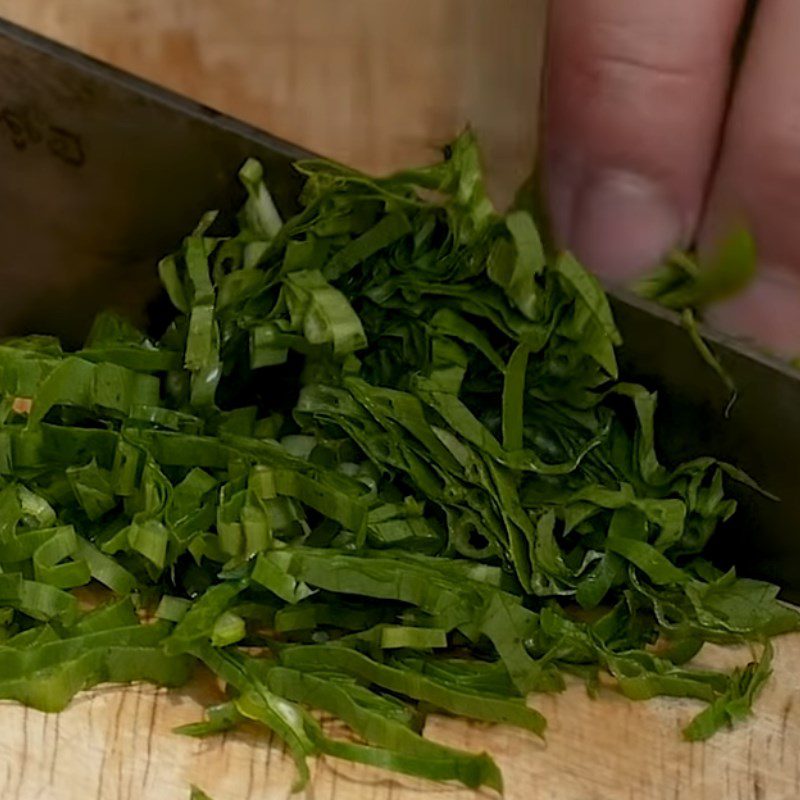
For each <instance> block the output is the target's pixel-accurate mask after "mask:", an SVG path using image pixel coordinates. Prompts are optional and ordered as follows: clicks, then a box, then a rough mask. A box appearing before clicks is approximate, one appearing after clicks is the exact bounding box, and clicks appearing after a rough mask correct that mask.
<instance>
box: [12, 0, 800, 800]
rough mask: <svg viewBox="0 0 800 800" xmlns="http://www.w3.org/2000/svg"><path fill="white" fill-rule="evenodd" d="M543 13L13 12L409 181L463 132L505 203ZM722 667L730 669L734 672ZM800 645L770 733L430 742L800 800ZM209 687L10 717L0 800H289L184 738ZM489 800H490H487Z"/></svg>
mask: <svg viewBox="0 0 800 800" xmlns="http://www.w3.org/2000/svg"><path fill="white" fill-rule="evenodd" d="M542 6H543V2H542V1H541V0H347V2H341V0H338V1H337V0H225V1H224V2H222V1H221V0H0V16H6V17H8V18H10V19H12V20H14V21H16V22H18V23H20V24H23V25H26V26H28V27H32V28H34V29H36V30H39V31H40V32H42V33H45V34H46V35H49V36H52V37H54V38H57V39H60V40H62V41H64V42H67V43H69V44H72V45H74V46H77V47H78V48H80V49H83V50H85V51H87V52H89V53H91V54H93V55H95V56H98V57H100V58H103V59H105V60H109V61H112V62H113V63H116V64H118V65H119V66H122V67H124V68H126V69H129V70H131V71H133V72H136V73H138V74H140V75H143V76H145V77H147V78H150V79H152V80H155V81H158V82H161V83H164V84H166V85H168V86H170V87H172V88H174V89H177V90H179V91H182V92H184V93H187V94H191V95H193V96H195V97H197V98H199V99H200V100H202V101H204V102H206V103H208V104H210V105H212V106H216V107H217V108H220V109H222V110H224V111H228V112H230V113H233V114H236V115H238V116H240V117H243V118H245V119H247V120H249V121H251V122H254V123H255V124H257V125H260V126H262V127H265V128H267V129H269V130H271V131H272V132H274V133H276V134H278V135H280V136H283V137H285V138H288V139H291V140H294V141H296V142H298V143H300V144H302V145H305V146H306V147H308V148H310V149H312V150H316V151H318V152H320V153H324V154H327V155H330V156H333V157H335V158H338V159H340V160H343V161H346V162H348V163H351V164H355V165H358V166H361V167H363V168H366V169H370V170H379V171H383V170H387V169H391V168H395V167H399V166H407V165H411V164H414V163H417V162H420V161H426V160H429V159H431V158H433V157H435V151H436V148H437V147H438V146H440V145H441V144H442V143H443V142H444V141H446V140H447V139H448V138H450V137H452V136H453V135H454V134H455V133H457V132H458V130H459V129H460V128H461V127H462V126H463V125H465V124H466V123H468V122H469V123H472V124H473V126H474V127H475V128H476V129H477V130H478V133H479V135H480V136H481V140H482V142H483V144H484V148H485V151H486V155H487V161H488V163H489V168H490V171H491V175H492V184H493V186H494V188H495V194H496V196H498V197H499V198H500V199H501V200H502V199H504V198H507V197H508V196H509V194H510V193H511V192H512V191H513V189H514V187H515V186H516V185H517V184H518V183H519V182H520V181H521V180H522V179H523V178H524V177H525V176H526V175H527V173H528V171H529V170H530V167H531V165H532V162H533V154H534V149H535V138H536V137H535V134H536V112H535V109H536V101H537V98H538V92H539V69H538V66H539V63H540V60H541V41H542V24H541V20H542ZM720 658H722V659H723V660H724V658H725V656H723V655H721V654H720V653H718V652H717V653H716V657H715V658H713V659H712V660H713V661H715V662H716V663H720ZM798 663H800V635H797V636H792V637H784V638H783V639H782V640H780V641H779V642H778V647H777V656H776V664H775V673H776V674H775V678H774V679H773V680H772V681H771V682H770V684H769V685H768V687H767V689H766V690H765V692H764V694H763V695H762V696H761V698H760V700H759V702H758V704H757V714H756V716H755V717H754V718H753V719H752V720H751V721H750V722H749V723H748V724H746V725H744V726H741V727H740V728H738V729H737V730H736V731H734V732H732V733H726V734H722V735H719V736H717V737H715V738H714V739H712V740H711V741H710V742H708V743H706V744H698V745H688V744H686V743H684V742H682V741H681V738H680V728H681V726H682V725H683V724H684V723H685V722H686V721H687V720H688V718H689V717H690V716H691V715H692V713H693V712H694V711H696V710H697V708H698V704H697V703H694V702H692V701H680V700H657V701H651V702H648V703H639V704H633V703H631V702H629V701H627V700H625V699H624V698H622V697H620V696H618V695H616V694H615V693H613V692H612V691H610V690H606V691H604V692H603V693H602V696H601V698H600V699H599V700H597V701H592V700H590V699H588V697H587V696H586V694H585V692H584V690H583V688H582V687H581V686H578V685H574V686H572V687H571V688H570V689H569V690H568V691H567V692H566V693H565V694H564V695H561V696H558V697H535V698H533V700H532V701H533V702H534V704H535V705H536V706H537V707H538V708H540V709H541V710H542V711H543V712H544V713H545V714H546V715H547V717H548V719H549V721H550V730H549V733H548V736H547V742H546V744H544V743H542V742H540V741H539V740H537V739H536V738H535V737H534V736H532V735H530V734H527V733H525V732H520V731H515V730H513V729H509V728H505V727H496V728H486V727H483V726H478V725H467V724H465V723H462V722H457V721H453V720H446V719H441V718H434V719H432V720H431V722H430V723H429V726H428V734H429V735H430V736H432V737H434V738H436V739H440V740H442V741H445V742H448V743H450V744H453V745H459V746H462V747H466V748H471V749H476V750H480V749H486V750H488V751H489V752H491V753H492V754H493V755H494V756H495V757H496V758H497V760H498V762H499V763H500V765H501V766H502V768H503V771H504V774H505V777H506V786H507V790H506V796H507V797H508V798H509V799H510V800H523V799H524V800H618V799H619V800H675V799H677V800H682V799H683V798H687V799H688V800H784V798H785V800H794V799H795V798H799V797H800V695H799V694H798V690H800V672H798V669H797V664H798ZM213 695H214V692H213V687H210V686H209V685H208V684H206V685H202V684H198V685H197V686H195V687H193V688H192V689H191V690H190V691H185V692H171V693H168V692H165V691H158V690H154V689H152V688H149V687H131V688H128V689H101V690H98V691H95V692H92V693H89V694H86V695H83V696H81V697H79V698H78V699H77V700H76V701H75V702H74V703H73V705H72V706H71V707H70V708H69V709H68V710H67V711H66V712H64V713H63V714H60V715H44V714H40V713H37V712H34V711H31V710H26V709H23V708H21V707H19V706H14V705H9V704H0V798H1V799H2V800H41V799H42V798H44V799H46V800H86V799H87V798H97V799H98V800H133V799H134V798H135V799H136V800H141V799H142V798H145V799H146V800H149V799H150V798H158V800H173V799H174V800H187V798H188V796H189V790H188V787H189V784H190V783H191V782H195V783H197V784H198V785H199V786H201V787H202V788H204V789H205V791H207V792H208V793H209V794H210V795H211V796H212V797H213V798H214V800H248V798H263V799H264V800H271V799H272V798H284V797H286V796H287V795H288V793H289V789H290V785H291V782H292V778H293V774H294V770H293V766H292V764H291V760H290V759H289V758H287V756H286V755H285V753H284V752H283V750H282V749H281V748H280V747H279V746H270V742H269V741H268V740H266V739H264V738H263V737H260V736H258V735H254V734H252V733H248V734H241V735H238V734H237V735H233V736H227V737H225V738H224V739H214V740H211V741H206V742H198V741H194V740H189V739H186V738H184V737H180V736H177V735H174V734H172V733H170V731H171V729H172V728H173V727H174V726H175V725H179V724H182V723H184V722H188V721H192V720H195V719H197V718H198V717H199V715H200V704H199V703H200V701H204V702H208V701H209V700H210V699H212V698H213ZM477 796H479V795H476V794H475V793H473V792H467V791H462V790H458V789H455V788H452V787H447V788H441V787H436V786H433V785H431V784H427V783H424V782H419V781H413V780H410V779H404V778H401V779H397V778H390V777H389V776H387V775H386V774H384V773H381V772H379V771H377V770H370V769H368V768H362V767H358V766H352V765H347V764H342V763H340V762H335V761H334V760H331V759H324V760H321V761H320V762H319V763H317V764H316V766H315V768H314V780H313V784H312V786H311V787H310V788H309V790H308V791H307V792H306V797H307V798H309V799H310V800H328V798H331V799H332V800H342V799H345V798H358V800H372V799H373V798H374V800H384V798H385V799H386V800H390V798H391V799H392V800H411V799H412V798H414V800H420V798H428V797H441V798H448V800H449V799H452V800H462V798H473V797H477ZM484 796H488V795H484Z"/></svg>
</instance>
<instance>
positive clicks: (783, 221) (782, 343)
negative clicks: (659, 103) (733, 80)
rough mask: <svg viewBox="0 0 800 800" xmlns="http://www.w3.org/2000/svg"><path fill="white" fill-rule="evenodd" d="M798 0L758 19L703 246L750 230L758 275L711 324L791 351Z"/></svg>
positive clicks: (796, 246) (762, 11)
mask: <svg viewBox="0 0 800 800" xmlns="http://www.w3.org/2000/svg"><path fill="white" fill-rule="evenodd" d="M798 31H800V3H798V2H797V0H768V2H762V3H761V4H760V5H759V7H758V11H757V13H756V18H755V21H754V25H753V31H752V34H751V38H750V43H749V45H748V51H747V55H746V57H745V62H744V64H743V68H742V73H741V75H740V76H739V79H738V81H737V87H736V92H735V95H734V98H733V103H732V106H731V110H730V115H729V118H728V122H727V125H726V130H725V135H724V143H723V148H722V153H721V157H720V163H719V167H718V170H717V176H716V178H715V179H714V184H713V187H712V192H711V195H710V198H709V204H708V211H707V214H706V220H705V222H704V223H703V229H702V231H701V246H706V247H708V246H711V245H712V244H713V242H715V241H717V240H718V239H719V238H720V237H721V236H724V235H725V232H726V231H728V230H729V229H730V228H731V227H733V226H734V225H740V224H742V222H744V224H746V225H747V226H748V227H749V228H750V230H751V231H752V232H753V234H754V236H755V239H756V246H757V249H758V254H759V264H760V269H759V272H758V275H757V277H756V280H755V281H754V282H753V284H752V285H751V287H750V288H749V289H748V290H747V291H745V292H744V293H743V294H742V295H740V296H739V297H737V298H736V299H734V300H731V301H729V302H728V303H726V304H724V305H721V306H719V307H717V308H715V309H712V310H711V312H710V314H709V316H710V318H711V321H712V322H713V323H714V324H715V325H716V326H717V327H720V328H723V329H725V330H728V331H730V332H732V333H735V334H738V335H742V336H748V337H752V338H756V339H758V340H760V341H761V342H762V343H763V344H766V345H767V346H769V347H770V348H772V349H774V350H776V351H778V352H779V353H781V354H785V355H797V354H798V353H800V82H798V79H797V77H798V74H799V73H800V45H799V43H798V38H797V34H798Z"/></svg>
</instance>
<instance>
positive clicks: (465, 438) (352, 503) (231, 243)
mask: <svg viewBox="0 0 800 800" xmlns="http://www.w3.org/2000/svg"><path fill="white" fill-rule="evenodd" d="M297 168H298V169H299V171H300V172H301V173H302V174H303V175H304V176H305V178H306V183H305V188H304V190H303V193H302V196H301V198H300V210H299V211H298V212H297V213H295V214H294V215H284V214H281V213H279V211H278V209H276V207H275V206H274V204H273V202H272V200H271V198H270V195H269V192H268V190H267V188H266V186H265V183H264V181H263V177H264V176H263V171H262V168H261V166H260V165H259V164H257V163H255V162H252V161H251V162H248V163H247V164H245V165H244V167H243V168H242V171H241V173H240V174H241V178H242V181H243V183H244V185H245V188H246V190H247V200H246V202H245V205H244V207H243V209H242V211H241V213H240V214H239V215H238V217H237V222H236V224H235V226H234V228H233V229H232V230H230V229H228V230H226V229H224V227H222V223H221V222H219V220H217V218H216V215H215V214H213V213H212V214H208V215H206V216H205V217H203V219H202V220H201V222H200V224H199V225H198V226H197V227H196V229H195V230H194V231H193V232H192V233H191V234H190V235H189V236H188V237H187V238H186V239H185V241H184V243H183V246H182V247H181V249H180V250H179V252H177V253H175V254H173V255H171V256H168V257H167V258H165V259H164V260H162V262H161V264H160V265H159V271H160V274H161V277H162V281H163V283H164V286H165V290H166V292H167V294H168V296H169V297H170V299H171V300H172V303H173V304H174V306H175V308H176V315H175V317H174V318H173V319H171V320H169V321H167V324H166V329H165V330H164V332H163V333H162V334H161V335H160V336H158V337H151V336H148V335H146V334H145V333H143V332H141V331H138V330H136V329H134V328H133V327H132V326H131V325H130V324H129V323H127V322H126V321H124V320H122V319H120V318H118V317H115V316H113V315H110V314H104V315H101V316H100V317H99V318H98V320H97V322H96V323H95V325H94V327H93V328H92V332H91V334H90V336H89V339H88V340H87V342H86V345H85V347H84V349H82V350H80V351H78V352H77V353H65V352H63V351H62V349H61V347H60V346H59V345H58V343H57V342H56V341H55V340H53V339H51V338H47V337H27V338H22V339H16V340H12V341H8V342H6V343H5V344H3V345H2V346H0V393H2V399H1V400H0V568H1V569H2V571H1V572H0V608H2V613H1V614H0V633H1V634H2V643H0V676H2V677H1V678H0V697H7V698H14V699H17V700H20V701H22V702H25V703H28V704H31V705H34V706H36V707H38V708H43V709H47V710H58V709H61V708H63V707H64V706H65V705H66V704H67V703H68V702H69V700H70V698H71V697H72V696H73V695H74V694H75V693H76V692H78V691H80V690H81V689H83V688H86V687H88V686H91V685H94V684H96V683H98V682H101V681H118V682H125V681H130V680H150V681H154V682H156V683H162V684H166V685H178V684H180V683H182V682H184V681H185V680H186V679H187V678H188V674H189V671H190V668H191V666H192V664H194V663H197V662H202V663H204V664H205V665H206V666H207V667H208V668H209V669H211V670H212V671H214V672H215V673H216V674H217V675H218V676H219V677H220V679H222V680H223V681H224V683H225V685H226V687H227V693H228V697H227V699H226V700H225V701H224V702H223V703H221V704H219V705H217V706H214V707H212V708H209V709H207V712H206V717H205V719H204V720H203V721H200V722H197V723H195V724H192V725H188V726H184V727H183V728H181V729H180V730H181V732H182V733H185V734H187V735H192V736H206V735H211V734H214V733H217V732H220V731H225V730H229V729H231V728H234V727H236V726H237V725H239V724H241V723H242V722H243V721H245V720H250V721H254V722H256V723H259V724H261V725H262V726H264V727H265V728H267V729H269V730H271V731H273V732H275V733H276V734H277V735H278V736H280V737H281V738H282V739H283V740H284V741H285V742H286V744H287V746H288V749H289V751H290V753H291V754H292V756H293V758H294V760H295V762H296V764H297V769H298V781H297V787H296V788H300V787H302V786H303V785H304V784H305V783H306V781H307V780H308V776H309V767H308V758H309V756H314V755H320V754H325V755H330V756H334V757H338V758H345V759H349V760H353V761H358V762H362V763H366V764H373V765H377V766H381V767H384V768H388V769H392V770H396V771H399V772H404V773H409V774H413V775H418V776H422V777H427V778H432V779H436V780H455V781H459V782H461V783H463V784H465V785H467V786H471V787H478V786H482V785H485V786H489V787H491V788H494V789H497V790H499V789H500V788H501V786H502V781H501V777H500V773H499V771H498V769H497V767H496V765H495V764H494V762H493V761H492V760H491V758H490V757H489V756H488V755H486V754H471V753H464V752H461V751H458V750H454V749H452V748H447V747H444V746H442V745H439V744H435V743H434V742H431V741H429V740H427V739H425V738H424V737H423V736H422V735H421V731H422V729H423V723H424V715H425V714H426V713H428V712H430V711H441V712H444V713H449V714H456V715H460V716H465V717H470V718H473V719H477V720H483V721H487V722H495V723H506V724H512V725H516V726H518V727H521V728H524V729H527V730H528V731H530V732H532V733H534V734H537V735H539V736H541V735H544V732H545V720H544V718H543V717H542V716H541V715H540V714H539V713H538V712H537V711H535V710H534V709H533V708H531V707H529V706H528V705H527V695H528V694H529V693H530V692H538V691H548V692H552V691H559V690H560V689H562V688H563V686H564V679H563V675H564V674H565V673H569V674H575V675H580V676H583V677H584V678H585V679H586V680H587V683H588V686H589V688H590V689H592V690H593V689H594V687H596V686H597V681H598V674H599V671H600V670H604V671H606V672H608V673H609V674H610V675H612V676H613V677H614V678H615V679H616V681H617V684H618V686H619V690H620V691H621V692H623V693H624V694H625V695H627V696H628V697H631V698H633V699H645V698H649V697H653V696H656V695H670V696H683V697H692V698H699V699H701V700H704V701H705V702H706V703H707V704H708V705H707V708H706V710H705V711H702V712H701V713H700V714H699V715H698V716H697V717H696V718H695V720H694V721H693V722H691V723H690V724H689V726H688V727H687V729H686V736H687V737H688V738H692V739H698V738H705V737H707V736H708V735H710V734H711V733H713V732H714V731H715V730H717V729H718V728H720V727H724V726H726V725H728V724H731V723H733V722H735V721H738V720H739V719H742V718H743V717H745V716H746V715H747V714H748V713H749V710H750V707H751V705H752V702H753V700H754V698H755V696H756V694H757V691H758V689H759V687H760V686H761V685H762V684H763V682H764V680H765V679H766V677H767V675H768V673H769V659H770V655H771V649H770V648H769V645H768V646H767V649H766V650H765V652H764V656H763V657H762V658H761V660H760V661H757V662H754V663H753V664H752V665H750V666H748V667H746V668H744V669H743V670H735V671H733V672H731V673H726V672H721V671H716V672H715V671H711V672H709V671H704V670H700V669H696V668H693V667H692V666H691V664H690V663H687V662H689V659H691V657H692V656H693V655H695V654H696V653H697V652H698V650H699V649H700V647H701V646H702V644H703V643H704V642H706V641H713V642H722V643H726V642H730V643H735V642H763V641H765V640H766V638H767V637H769V636H773V635H776V634H779V633H782V632H784V631H790V630H795V629H796V628H797V625H798V615H797V613H796V612H795V611H794V610H793V609H791V608H790V607H788V606H785V605H784V604H782V603H781V602H780V601H779V600H778V599H777V590H776V589H775V587H772V586H770V585H769V584H765V583H761V582H758V581H753V580H746V579H740V578H738V577H737V576H736V575H735V574H734V573H732V572H728V573H722V572H720V571H719V570H717V569H715V568H714V567H713V566H711V565H710V564H709V563H707V562H706V561H704V560H703V559H702V552H703V550H704V548H705V546H706V544H707V542H708V540H709V538H710V537H711V536H712V535H713V534H714V532H715V531H716V529H717V527H718V526H719V525H720V524H721V523H723V522H725V521H726V520H727V519H728V518H729V517H730V516H731V515H732V514H733V513H734V511H735V503H734V501H733V500H731V499H729V498H728V497H727V496H726V492H725V489H726V483H727V482H729V481H730V480H737V481H742V482H745V483H749V484H752V482H750V481H749V479H748V478H747V477H746V476H744V475H743V474H742V473H740V472H738V471H737V470H736V469H735V468H733V467H731V466H730V465H727V464H724V463H720V462H717V461H715V460H714V459H712V458H699V459H696V460H694V461H691V462H689V463H686V464H680V465H672V466H670V467H667V466H665V465H662V464H661V463H660V462H659V460H658V458H657V454H656V451H655V446H654V441H655V430H654V423H655V419H654V417H655V397H654V396H653V395H652V394H650V393H648V392H647V391H646V390H645V389H644V388H642V387H640V386H635V385H631V384H627V383H623V382H619V381H618V374H617V363H616V355H615V349H616V348H617V347H618V346H619V344H620V337H619V334H618V332H617V329H616V327H615V325H614V321H613V318H612V315H611V311H610V309H609V306H608V303H607V300H606V297H605V295H604V294H603V292H602V290H601V288H600V286H599V285H598V283H597V281H596V280H595V279H594V278H593V277H591V276H590V275H589V274H588V273H586V272H585V271H584V270H583V269H582V268H581V267H580V265H579V264H578V263H577V262H576V261H575V260H574V259H573V258H572V257H571V256H569V255H567V254H551V253H548V252H547V251H546V249H545V248H543V247H542V244H541V241H540V239H539V234H538V231H537V227H536V225H535V223H534V221H533V219H532V218H531V216H530V215H528V213H527V212H525V211H516V212H514V213H512V214H510V215H509V216H507V217H502V216H500V215H498V214H496V213H495V212H494V210H493V209H492V207H491V205H490V204H489V202H488V199H487V196H486V192H485V190H484V188H483V182H482V178H481V174H480V170H479V167H478V154H477V148H476V146H475V142H474V140H473V138H472V136H471V135H470V134H465V135H463V136H462V137H460V138H459V139H458V140H457V141H456V142H454V143H453V144H452V145H451V147H450V148H448V151H447V154H446V158H445V160H444V161H443V162H441V163H439V164H436V165H434V166H432V167H426V168H422V169H418V170H410V171H406V172H403V173H399V174H397V175H393V176H390V177H387V178H370V177H367V176H365V175H362V174H360V173H357V172H355V171H352V170H349V169H347V168H345V167H342V166H340V165H336V164H332V163H329V162H325V161H306V162H302V163H300V164H298V165H297ZM284 220H285V221H284ZM737 252H738V251H737ZM725 258H728V256H725ZM739 261H741V259H740V260H739ZM739 261H737V263H739ZM741 263H744V261H741ZM684 272H686V270H684ZM711 273H712V275H711V276H709V277H704V278H703V279H702V280H703V285H704V286H705V288H704V289H703V291H702V292H699V290H697V291H695V290H694V289H693V290H691V291H689V289H688V288H687V284H686V283H685V282H683V283H681V282H680V281H678V282H677V283H676V282H675V281H673V282H670V283H669V286H667V282H666V278H665V279H664V281H662V284H663V285H662V289H663V290H664V292H666V291H667V289H669V292H667V293H666V295H665V296H668V297H671V298H672V301H674V303H677V304H678V305H681V306H682V305H683V304H689V305H692V304H696V303H699V302H700V300H702V299H703V298H707V297H710V296H711V295H712V294H718V293H719V292H720V291H722V290H723V289H724V288H725V286H727V284H725V282H724V281H722V279H721V278H720V279H717V278H716V277H713V276H714V275H716V272H715V271H714V270H712V271H711ZM687 274H688V272H687ZM670 280H671V279H670ZM723 284H724V285H723ZM693 285H694V284H693ZM659 291H661V290H659ZM679 301H680V302H679ZM690 301H691V302H690ZM88 584H97V585H100V586H102V587H106V591H107V592H108V593H110V594H111V595H114V596H115V599H112V600H110V601H109V602H107V603H105V604H102V605H100V607H99V608H97V609H96V610H94V611H91V612H88V613H87V612H82V611H81V610H80V608H79V606H78V602H77V599H76V596H75V589H76V588H78V587H81V586H85V585H88ZM579 609H580V610H579ZM587 612H590V613H587ZM143 616H154V617H155V618H156V619H155V622H152V623H148V624H144V623H143V622H142V621H141V618H142V617H143ZM587 620H589V621H587ZM656 645H658V646H657V647H656ZM314 711H324V712H327V713H329V714H333V715H335V716H336V717H338V718H340V719H341V720H343V721H344V722H346V723H347V725H348V726H349V727H350V728H351V729H352V732H353V734H354V736H355V737H357V741H351V740H334V739H331V738H330V737H328V736H327V735H326V734H324V733H323V731H322V729H321V727H320V725H319V724H318V722H317V720H316V718H315V716H314V715H313V713H312V712H314ZM193 796H198V797H202V796H203V795H202V793H201V792H200V791H199V790H194V795H193Z"/></svg>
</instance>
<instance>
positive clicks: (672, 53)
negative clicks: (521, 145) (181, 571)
mask: <svg viewBox="0 0 800 800" xmlns="http://www.w3.org/2000/svg"><path fill="white" fill-rule="evenodd" d="M742 11H743V3H742V2H741V0H647V2H642V0H613V2H609V0H570V2H556V3H552V4H551V11H550V14H551V17H550V24H549V31H548V52H549V56H548V75H547V79H546V86H545V92H546V94H545V100H546V110H545V133H544V135H545V150H544V179H545V188H546V191H547V195H548V203H549V209H550V213H551V219H552V223H553V227H554V232H555V235H556V237H557V238H558V239H559V240H560V243H561V244H566V245H567V246H569V247H570V248H571V249H572V250H573V251H575V253H576V255H577V256H578V257H579V258H581V259H582V260H583V261H584V263H586V264H587V266H590V267H592V268H594V269H595V270H597V271H599V272H601V273H603V274H605V275H606V276H607V277H609V278H615V279H619V280H622V279H627V278H630V277H632V276H633V275H634V274H636V273H637V272H639V271H641V270H643V269H646V268H648V267H651V266H653V265H654V263H655V262H657V260H658V259H659V258H661V256H663V255H664V253H665V252H666V251H667V250H668V249H669V248H670V247H672V246H674V245H676V244H681V243H685V242H687V240H688V239H689V238H690V237H691V236H692V235H693V233H694V231H695V227H696V224H697V220H698V216H699V214H700V211H701V208H702V204H703V197H704V191H705V186H706V184H707V180H708V175H709V172H710V168H711V164H712V161H713V158H714V155H715V150H716V144H717V141H718V137H719V130H720V126H721V121H722V116H723V113H724V106H725V99H726V92H727V86H728V82H729V78H730V69H731V51H732V48H733V43H734V40H735V38H736V31H737V27H738V24H739V20H740V18H741V15H742Z"/></svg>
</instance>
